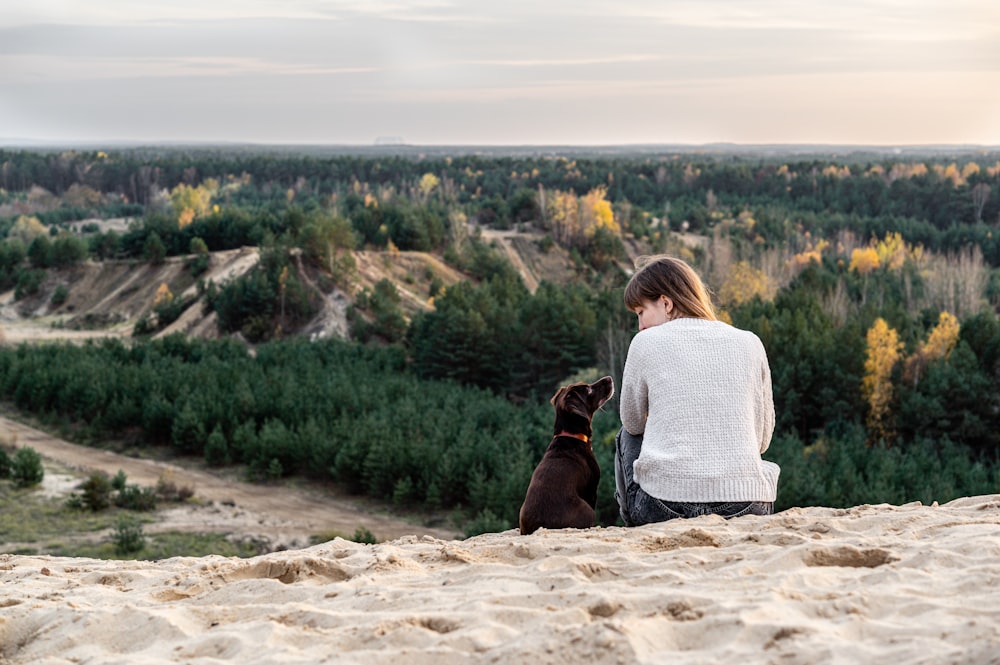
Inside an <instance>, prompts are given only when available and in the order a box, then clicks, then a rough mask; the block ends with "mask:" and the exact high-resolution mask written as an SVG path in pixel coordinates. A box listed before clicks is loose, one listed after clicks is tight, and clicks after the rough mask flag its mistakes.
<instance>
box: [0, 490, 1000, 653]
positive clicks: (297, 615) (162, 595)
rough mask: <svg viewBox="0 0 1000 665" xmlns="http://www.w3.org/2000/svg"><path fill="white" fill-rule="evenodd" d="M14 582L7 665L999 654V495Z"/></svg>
mask: <svg viewBox="0 0 1000 665" xmlns="http://www.w3.org/2000/svg"><path fill="white" fill-rule="evenodd" d="M0 575H2V579H3V584H2V585H0V663H4V664H7V663H53V664H55V663H139V664H148V665H152V664H154V663H198V664H201V663H205V664H207V663H220V662H233V663H279V662H280V663H365V664H368V663H375V664H378V663H387V664H388V663H416V664H421V663H427V664H432V663H433V664H434V665H444V664H447V663H556V664H567V665H568V664H570V663H574V664H575V663H712V662H718V663H739V664H740V665H744V664H747V663H793V664H795V663H886V664H892V665H896V664H898V663H970V664H972V663H1000V495H995V496H982V497H972V498H967V499H960V500H957V501H953V502H951V503H948V504H946V505H942V506H938V505H933V506H921V505H919V504H908V505H905V506H889V505H878V506H859V507H856V508H851V509H847V510H835V509H829V508H796V509H792V510H788V511H785V512H783V513H779V514H777V515H774V516H771V517H764V518H762V517H753V516H748V517H744V518H740V519H736V520H732V521H729V522H726V521H724V520H722V519H721V518H717V517H714V516H710V517H702V518H698V519H694V520H687V521H680V520H678V521H674V522H667V523H664V524H657V525H650V526H646V527H641V528H634V529H625V528H603V529H602V528H596V529H590V530H585V531H576V530H565V531H544V530H543V531H540V532H538V533H537V534H535V535H533V536H526V537H525V536H520V535H518V534H517V533H516V532H514V531H508V532H504V533H499V534H487V535H483V536H478V537H476V538H471V539H468V540H464V541H456V540H449V541H446V540H437V539H435V538H432V537H430V536H423V537H419V538H418V537H416V536H407V537H403V538H400V539H397V540H394V541H390V542H386V543H381V544H378V545H361V544H357V543H352V542H348V541H344V540H339V539H338V540H334V541H331V542H329V543H325V544H323V545H318V546H315V547H312V548H309V549H304V550H295V551H285V552H277V553H273V554H268V555H264V556H261V557H257V558H254V559H229V558H222V557H206V558H201V559H193V558H176V559H169V560H165V561H159V562H134V561H99V560H91V559H70V558H57V557H44V556H17V555H3V556H0Z"/></svg>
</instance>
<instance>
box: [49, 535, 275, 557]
mask: <svg viewBox="0 0 1000 665" xmlns="http://www.w3.org/2000/svg"><path fill="white" fill-rule="evenodd" d="M263 551H264V550H262V549H261V544H260V543H257V542H254V541H252V540H246V541H242V542H233V541H231V540H229V539H228V538H227V537H226V534H223V533H186V532H181V531H167V532H165V533H157V534H146V543H145V545H144V546H143V548H142V549H141V550H139V551H138V552H133V553H131V554H122V553H120V552H118V551H117V550H116V548H115V543H114V542H113V541H112V539H111V538H110V537H109V538H107V539H105V540H104V541H103V542H100V543H79V544H74V545H68V546H64V545H58V544H56V545H55V546H53V547H51V548H50V549H48V550H47V552H46V553H47V554H52V555H55V556H73V557H88V558H92V559H120V560H125V559H137V560H142V561H152V560H156V559H169V558H171V557H175V556H192V557H201V556H208V555H210V554H217V555H219V556H235V557H244V558H245V557H251V556H257V555H258V554H262V553H263Z"/></svg>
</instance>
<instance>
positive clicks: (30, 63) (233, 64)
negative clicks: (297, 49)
mask: <svg viewBox="0 0 1000 665" xmlns="http://www.w3.org/2000/svg"><path fill="white" fill-rule="evenodd" d="M375 71H377V70H376V69H375V68H373V67H327V66H322V65H310V64H288V63H278V62H272V61H266V60H261V59H258V58H238V57H230V58H226V57H219V58H211V57H185V56H178V57H170V58H129V59H121V58H61V57H55V56H47V55H29V56H24V55H18V56H11V55H0V82H2V83H8V84H9V83H21V82H35V83H37V82H42V81H76V82H79V81H97V80H113V79H132V78H144V79H149V78H162V77H171V78H173V77H190V78H202V77H220V78H225V77H232V76H260V75H266V76H296V75H316V74H322V75H342V74H369V73H372V72H375Z"/></svg>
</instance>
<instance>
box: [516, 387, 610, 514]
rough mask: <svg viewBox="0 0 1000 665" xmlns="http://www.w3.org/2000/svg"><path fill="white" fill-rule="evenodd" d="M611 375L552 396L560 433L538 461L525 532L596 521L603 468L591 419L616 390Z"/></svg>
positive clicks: (527, 503)
mask: <svg viewBox="0 0 1000 665" xmlns="http://www.w3.org/2000/svg"><path fill="white" fill-rule="evenodd" d="M613 394H614V382H613V381H612V379H611V377H610V376H607V377H604V378H603V379H601V380H600V381H596V382H594V383H592V384H586V383H576V384H573V385H571V386H564V387H562V388H560V389H559V390H558V391H557V392H556V394H555V395H554V396H553V397H552V406H553V407H555V411H556V418H555V436H553V438H552V441H551V442H550V443H549V446H548V448H546V450H545V454H544V455H542V460H541V461H540V462H539V463H538V466H537V467H536V468H535V471H534V473H532V474H531V482H530V483H529V484H528V491H527V492H526V493H525V496H524V503H523V504H521V512H520V515H519V524H520V527H521V533H522V534H529V533H533V532H534V531H536V530H537V529H540V528H543V527H544V528H547V529H565V528H576V529H586V528H588V527H592V526H594V520H595V517H596V512H595V509H596V507H597V484H598V483H599V482H600V479H601V468H600V466H599V465H598V464H597V458H596V457H594V449H593V447H592V446H591V442H590V437H591V435H592V429H591V419H592V418H593V416H594V412H595V411H597V409H599V408H600V407H601V406H602V405H603V404H604V403H605V402H607V401H608V399H610V398H611V395H613Z"/></svg>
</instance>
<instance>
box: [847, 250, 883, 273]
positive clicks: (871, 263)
mask: <svg viewBox="0 0 1000 665" xmlns="http://www.w3.org/2000/svg"><path fill="white" fill-rule="evenodd" d="M878 267H879V259H878V252H877V251H875V248H874V247H858V248H856V249H854V251H852V252H851V265H850V268H849V269H850V270H857V271H858V273H859V274H861V275H867V274H869V273H871V272H872V271H873V270H875V269H876V268H878Z"/></svg>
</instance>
